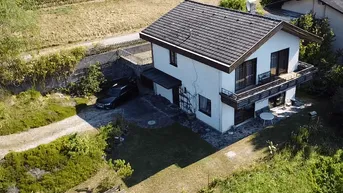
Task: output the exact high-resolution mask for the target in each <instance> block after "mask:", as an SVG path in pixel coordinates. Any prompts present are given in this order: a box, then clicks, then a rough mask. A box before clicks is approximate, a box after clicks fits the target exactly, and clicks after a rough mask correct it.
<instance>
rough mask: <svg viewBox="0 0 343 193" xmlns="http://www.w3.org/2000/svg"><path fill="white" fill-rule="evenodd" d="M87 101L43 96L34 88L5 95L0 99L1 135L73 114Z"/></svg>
mask: <svg viewBox="0 0 343 193" xmlns="http://www.w3.org/2000/svg"><path fill="white" fill-rule="evenodd" d="M86 102H87V101H86V100H83V99H73V98H70V97H64V96H63V97H60V96H58V95H50V96H42V95H41V94H40V93H39V92H37V91H34V90H29V91H26V92H22V93H20V94H19V95H13V96H7V97H4V99H3V100H1V101H0V135H8V134H12V133H17V132H21V131H25V130H28V129H30V128H35V127H40V126H44V125H48V124H50V123H53V122H56V121H59V120H62V119H65V118H67V117H70V116H73V115H75V114H76V113H77V109H76V108H77V105H82V104H84V103H86Z"/></svg>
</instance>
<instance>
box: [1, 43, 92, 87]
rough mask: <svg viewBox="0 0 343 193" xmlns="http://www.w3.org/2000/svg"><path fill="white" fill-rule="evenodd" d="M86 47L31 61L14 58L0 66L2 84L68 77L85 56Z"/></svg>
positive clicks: (42, 82)
mask: <svg viewBox="0 0 343 193" xmlns="http://www.w3.org/2000/svg"><path fill="white" fill-rule="evenodd" d="M85 52H86V51H85V49H84V48H74V49H72V50H70V51H62V52H60V53H56V54H51V55H48V56H41V57H39V58H37V59H33V60H31V61H29V62H25V61H23V60H21V59H13V60H11V61H8V62H7V63H4V64H3V65H1V66H0V84H2V85H4V86H15V85H20V84H22V83H24V82H29V83H31V84H33V86H35V85H36V84H45V81H46V79H47V78H52V79H60V80H61V79H66V78H67V77H68V76H70V75H71V73H72V72H73V71H74V68H75V66H76V64H77V63H79V62H80V60H81V59H82V58H83V57H84V56H85Z"/></svg>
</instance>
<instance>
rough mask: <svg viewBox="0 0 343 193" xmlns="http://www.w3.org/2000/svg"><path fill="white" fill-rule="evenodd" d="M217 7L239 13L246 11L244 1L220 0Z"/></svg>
mask: <svg viewBox="0 0 343 193" xmlns="http://www.w3.org/2000/svg"><path fill="white" fill-rule="evenodd" d="M219 6H220V7H225V8H229V9H235V10H239V11H247V7H246V0H221V1H220V3H219Z"/></svg>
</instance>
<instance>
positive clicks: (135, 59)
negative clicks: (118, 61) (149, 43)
mask: <svg viewBox="0 0 343 193" xmlns="http://www.w3.org/2000/svg"><path fill="white" fill-rule="evenodd" d="M118 54H119V56H120V57H122V58H125V59H127V60H129V61H130V62H132V63H135V64H138V65H145V64H150V63H151V62H152V57H151V56H150V57H144V58H143V57H139V56H137V53H131V52H129V51H127V50H123V49H120V50H118Z"/></svg>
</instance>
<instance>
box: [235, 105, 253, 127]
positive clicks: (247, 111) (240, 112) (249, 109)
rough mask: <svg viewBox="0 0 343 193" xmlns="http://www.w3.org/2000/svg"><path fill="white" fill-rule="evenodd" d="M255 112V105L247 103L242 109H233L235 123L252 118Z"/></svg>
mask: <svg viewBox="0 0 343 193" xmlns="http://www.w3.org/2000/svg"><path fill="white" fill-rule="evenodd" d="M254 113H255V106H254V105H249V106H246V107H244V108H242V109H236V110H235V125H238V124H240V123H243V122H244V121H246V120H248V119H250V118H253V117H254Z"/></svg>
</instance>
